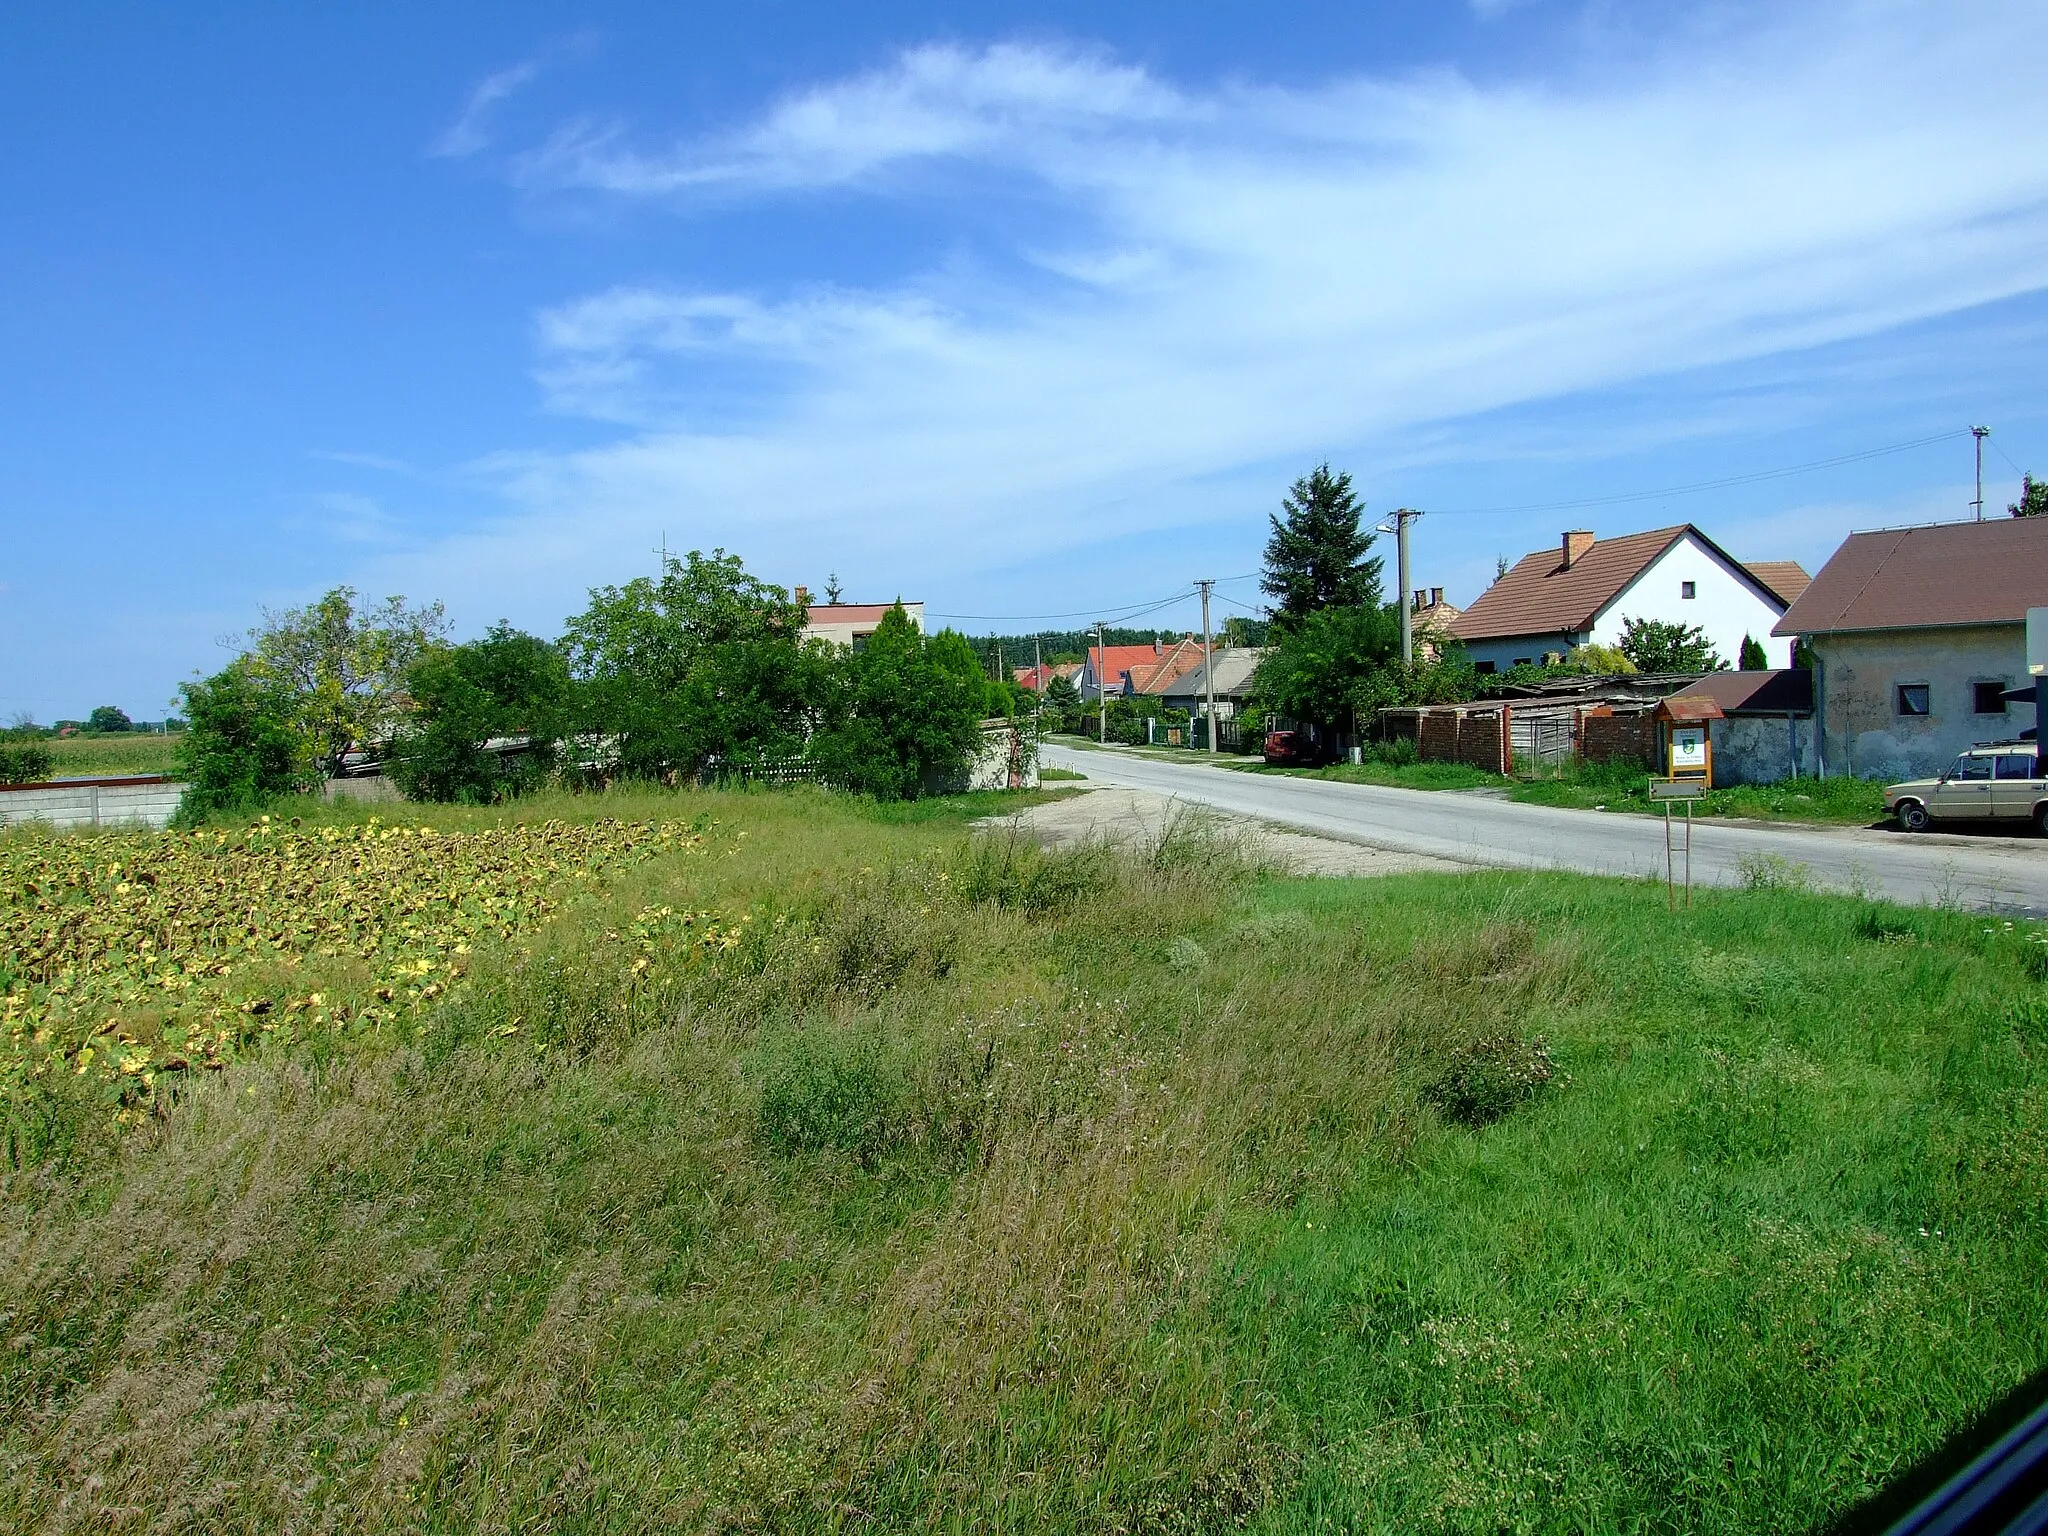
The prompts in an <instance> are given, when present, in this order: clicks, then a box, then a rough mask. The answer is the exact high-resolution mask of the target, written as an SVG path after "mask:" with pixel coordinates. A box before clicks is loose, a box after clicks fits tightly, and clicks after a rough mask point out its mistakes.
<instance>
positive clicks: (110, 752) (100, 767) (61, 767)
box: [41, 731, 183, 779]
mask: <svg viewBox="0 0 2048 1536" xmlns="http://www.w3.org/2000/svg"><path fill="white" fill-rule="evenodd" d="M181 740H183V738H182V737H180V736H159V735H157V734H155V733H154V732H152V731H121V732H117V733H115V734H112V735H107V736H63V737H57V736H52V737H49V738H47V739H45V740H44V741H43V742H42V743H41V744H42V746H44V747H45V748H47V749H48V751H49V754H50V773H51V775H52V776H53V777H56V778H60V779H86V778H117V777H121V778H125V777H128V776H131V775H141V774H147V773H176V772H177V756H178V743H179V742H180V741H181Z"/></svg>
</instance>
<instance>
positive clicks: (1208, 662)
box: [1195, 581, 1216, 753]
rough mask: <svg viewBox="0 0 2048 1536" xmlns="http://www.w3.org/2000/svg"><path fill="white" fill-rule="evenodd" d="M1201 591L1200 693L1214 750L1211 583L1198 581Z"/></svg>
mask: <svg viewBox="0 0 2048 1536" xmlns="http://www.w3.org/2000/svg"><path fill="white" fill-rule="evenodd" d="M1195 585H1196V586H1198V587H1200V588H1201V589H1202V692H1203V694H1204V696H1205V698H1206V702H1205V703H1204V705H1203V706H1202V707H1203V708H1204V709H1205V710H1206V711H1207V712H1208V717H1209V750H1210V752H1211V753H1213V752H1215V750H1216V651H1215V647H1214V646H1213V645H1212V644H1211V642H1210V638H1209V589H1210V588H1211V587H1213V586H1215V585H1216V583H1215V582H1213V581H1198V582H1196V583H1195Z"/></svg>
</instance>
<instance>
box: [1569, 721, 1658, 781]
mask: <svg viewBox="0 0 2048 1536" xmlns="http://www.w3.org/2000/svg"><path fill="white" fill-rule="evenodd" d="M1579 755H1580V757H1582V758H1583V759H1584V760H1585V761H1586V762H1589V763H1602V762H1607V761H1609V760H1611V759H1615V758H1619V759H1620V760H1622V761H1623V762H1630V763H1640V764H1642V766H1644V767H1645V768H1649V769H1651V770H1653V771H1654V770H1655V769H1656V768H1657V767H1658V762H1657V720H1656V716H1655V715H1654V714H1652V713H1651V711H1649V710H1647V709H1637V710H1627V711H1623V712H1619V713H1617V712H1616V711H1615V710H1612V709H1609V708H1608V707H1606V706H1605V705H1601V706H1599V707H1597V708H1594V709H1589V710H1587V711H1586V714H1585V718H1584V719H1583V720H1581V721H1580V722H1579Z"/></svg>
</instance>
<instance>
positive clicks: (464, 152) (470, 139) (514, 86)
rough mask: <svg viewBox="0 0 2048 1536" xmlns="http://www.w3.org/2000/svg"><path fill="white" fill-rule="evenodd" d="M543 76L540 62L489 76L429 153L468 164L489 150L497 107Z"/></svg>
mask: <svg viewBox="0 0 2048 1536" xmlns="http://www.w3.org/2000/svg"><path fill="white" fill-rule="evenodd" d="M539 73H540V62H539V61H538V60H536V59H529V60H527V61H526V62H525V63H523V64H514V65H513V66H512V67H511V68H510V69H501V70H499V71H498V72H497V73H496V74H494V75H486V76H485V77H484V78H483V80H482V81H481V82H480V83H479V84H478V85H477V87H476V89H475V90H473V91H471V92H470V93H469V101H468V103H467V105H465V106H464V107H463V109H462V115H461V116H460V117H458V118H456V119H455V121H454V122H452V123H450V124H449V125H448V127H447V128H446V129H444V130H443V131H442V133H441V135H440V137H438V138H437V139H435V140H434V142H433V144H432V145H431V146H430V147H429V149H428V151H427V152H428V153H429V154H431V155H435V156H438V157H440V158H442V159H447V160H465V159H467V158H468V157H469V156H471V155H474V154H476V153H477V152H478V151H479V150H482V149H484V148H485V147H487V146H488V145H489V144H490V142H491V139H490V132H489V128H490V118H491V114H492V112H493V110H494V109H495V108H496V107H497V105H498V103H499V102H501V101H503V100H504V99H505V98H506V97H508V96H510V95H512V94H513V93H514V92H516V91H518V90H519V89H520V88H521V87H522V86H525V85H527V84H530V83H531V82H532V80H533V79H534V77H535V76H536V75H538V74H539Z"/></svg>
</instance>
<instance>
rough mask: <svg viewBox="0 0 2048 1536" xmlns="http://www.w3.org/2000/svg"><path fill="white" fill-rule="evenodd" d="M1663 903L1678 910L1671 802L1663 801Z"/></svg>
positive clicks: (1674, 910)
mask: <svg viewBox="0 0 2048 1536" xmlns="http://www.w3.org/2000/svg"><path fill="white" fill-rule="evenodd" d="M1664 904H1665V905H1666V906H1667V907H1669V908H1670V909H1671V910H1672V911H1673V912H1676V911H1677V910H1678V874H1677V871H1675V870H1674V869H1673V868H1672V867H1671V802H1670V801H1669V800H1666V801H1665V802H1664Z"/></svg>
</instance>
